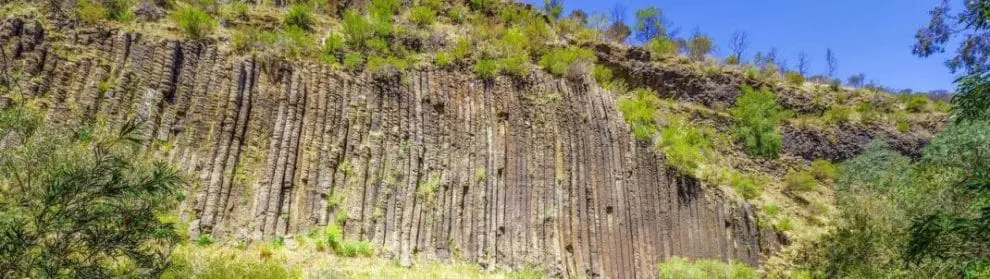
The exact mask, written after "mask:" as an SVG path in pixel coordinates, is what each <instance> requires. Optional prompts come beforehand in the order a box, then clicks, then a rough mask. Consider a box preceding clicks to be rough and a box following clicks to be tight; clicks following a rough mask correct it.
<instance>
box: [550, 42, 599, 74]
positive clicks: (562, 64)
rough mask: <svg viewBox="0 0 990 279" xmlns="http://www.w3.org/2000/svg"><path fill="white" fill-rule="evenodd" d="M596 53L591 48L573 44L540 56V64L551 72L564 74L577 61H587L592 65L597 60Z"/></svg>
mask: <svg viewBox="0 0 990 279" xmlns="http://www.w3.org/2000/svg"><path fill="white" fill-rule="evenodd" d="M595 58H596V56H595V53H594V52H592V51H591V50H587V49H584V48H580V47H576V46H571V47H568V48H558V49H553V50H551V51H549V52H547V53H546V54H544V55H543V56H542V57H540V66H542V67H543V68H544V69H546V70H547V71H549V72H550V73H552V74H554V75H557V76H563V75H565V74H567V73H568V72H569V71H570V70H571V69H572V67H574V66H575V65H576V63H586V65H590V64H591V63H594V62H595Z"/></svg>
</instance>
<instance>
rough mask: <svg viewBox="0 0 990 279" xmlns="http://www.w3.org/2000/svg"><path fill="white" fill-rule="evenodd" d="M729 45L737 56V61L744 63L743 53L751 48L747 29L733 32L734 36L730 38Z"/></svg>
mask: <svg viewBox="0 0 990 279" xmlns="http://www.w3.org/2000/svg"><path fill="white" fill-rule="evenodd" d="M729 47H731V48H732V56H734V57H735V58H736V61H738V62H739V63H742V57H743V53H744V52H746V48H749V35H748V34H747V33H746V31H735V32H732V37H731V38H729Z"/></svg>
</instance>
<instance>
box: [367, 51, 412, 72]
mask: <svg viewBox="0 0 990 279" xmlns="http://www.w3.org/2000/svg"><path fill="white" fill-rule="evenodd" d="M407 68H409V62H408V61H406V60H405V59H402V58H398V57H395V56H388V57H382V56H377V55H375V56H371V57H370V58H368V64H367V65H365V70H367V71H370V72H373V73H386V72H390V71H404V70H406V69H407Z"/></svg>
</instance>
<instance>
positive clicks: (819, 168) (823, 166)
mask: <svg viewBox="0 0 990 279" xmlns="http://www.w3.org/2000/svg"><path fill="white" fill-rule="evenodd" d="M811 174H812V175H814V176H815V178H816V179H818V180H819V181H826V180H832V179H835V177H836V175H838V174H839V168H838V167H836V166H835V165H834V164H832V162H831V161H829V160H824V159H818V160H815V161H813V162H811Z"/></svg>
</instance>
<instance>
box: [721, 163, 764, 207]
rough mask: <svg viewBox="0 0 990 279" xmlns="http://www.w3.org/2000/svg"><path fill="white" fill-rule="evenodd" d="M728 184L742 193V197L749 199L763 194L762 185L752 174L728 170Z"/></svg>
mask: <svg viewBox="0 0 990 279" xmlns="http://www.w3.org/2000/svg"><path fill="white" fill-rule="evenodd" d="M728 178H729V186H731V187H732V189H734V190H736V193H739V195H742V196H743V198H744V199H747V200H751V199H754V198H756V197H759V196H760V195H761V194H763V187H761V186H760V185H761V183H759V181H757V180H756V179H755V178H754V177H753V176H750V175H746V174H744V173H741V172H738V171H734V170H730V171H729V172H728Z"/></svg>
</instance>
